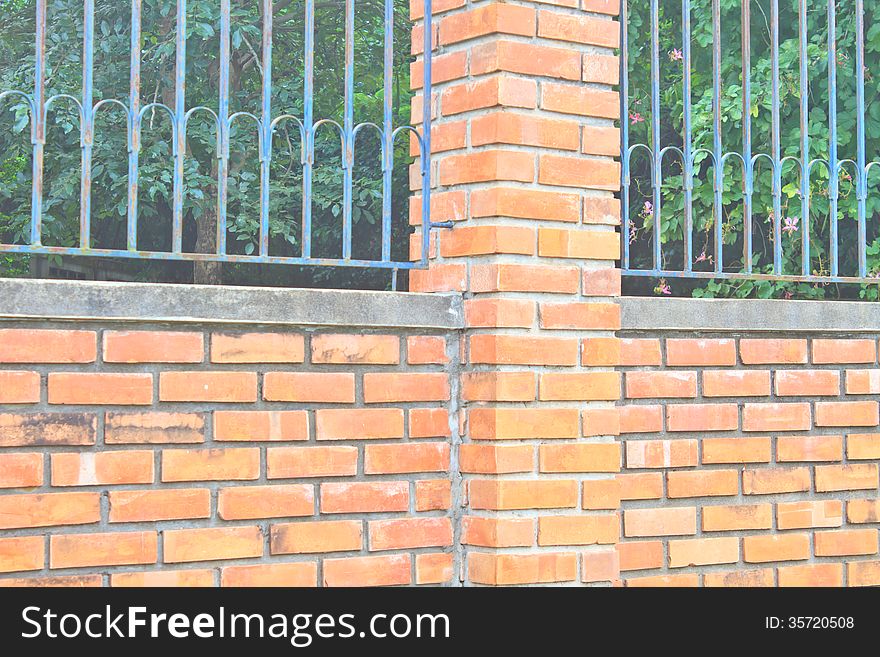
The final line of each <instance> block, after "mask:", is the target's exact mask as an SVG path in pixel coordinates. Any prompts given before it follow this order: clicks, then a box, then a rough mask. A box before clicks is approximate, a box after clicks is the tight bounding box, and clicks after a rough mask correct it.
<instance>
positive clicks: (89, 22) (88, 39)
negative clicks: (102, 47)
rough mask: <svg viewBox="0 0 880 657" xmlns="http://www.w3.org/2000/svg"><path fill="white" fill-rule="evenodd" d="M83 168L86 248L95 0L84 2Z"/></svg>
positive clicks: (87, 239) (84, 241)
mask: <svg viewBox="0 0 880 657" xmlns="http://www.w3.org/2000/svg"><path fill="white" fill-rule="evenodd" d="M82 68H83V73H82V79H83V89H82V128H81V138H80V141H81V148H82V169H81V175H80V190H79V203H80V211H79V243H80V246H81V247H82V248H84V249H88V248H89V246H90V244H91V232H92V154H93V150H94V140H95V111H94V107H95V101H94V86H95V0H85V1H84V2H83V61H82Z"/></svg>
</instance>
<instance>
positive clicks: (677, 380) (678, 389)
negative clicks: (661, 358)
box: [626, 371, 697, 399]
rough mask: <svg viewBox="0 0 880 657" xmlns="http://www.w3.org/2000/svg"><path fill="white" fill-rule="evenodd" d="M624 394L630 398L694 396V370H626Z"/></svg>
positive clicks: (695, 383)
mask: <svg viewBox="0 0 880 657" xmlns="http://www.w3.org/2000/svg"><path fill="white" fill-rule="evenodd" d="M626 396H627V397H628V398H630V399H664V398H670V397H696V396H697V373H696V372H676V371H672V372H627V373H626Z"/></svg>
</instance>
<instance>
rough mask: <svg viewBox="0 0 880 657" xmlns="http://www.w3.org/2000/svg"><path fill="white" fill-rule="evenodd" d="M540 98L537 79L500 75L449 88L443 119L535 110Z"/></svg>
mask: <svg viewBox="0 0 880 657" xmlns="http://www.w3.org/2000/svg"><path fill="white" fill-rule="evenodd" d="M537 95H538V85H537V83H536V82H535V81H534V80H526V79H523V78H515V77H510V76H506V75H500V76H495V77H492V78H490V79H488V80H476V81H474V82H465V83H463V84H457V85H453V86H448V87H446V88H445V89H444V90H443V92H442V94H441V96H440V102H441V107H442V109H443V116H445V117H449V116H453V115H455V114H461V113H462V112H470V111H473V110H479V109H487V108H490V107H498V106H501V107H523V108H526V109H534V108H535V107H536V105H537ZM471 198H472V199H473V197H471ZM471 203H472V204H473V200H472V201H471ZM431 214H432V216H433V212H432V213H431ZM441 220H442V219H441Z"/></svg>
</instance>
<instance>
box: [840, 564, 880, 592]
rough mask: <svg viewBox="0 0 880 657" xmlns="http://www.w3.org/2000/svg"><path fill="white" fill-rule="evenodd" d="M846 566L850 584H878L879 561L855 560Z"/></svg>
mask: <svg viewBox="0 0 880 657" xmlns="http://www.w3.org/2000/svg"><path fill="white" fill-rule="evenodd" d="M846 568H847V576H846V578H847V582H848V583H849V585H850V586H880V561H856V562H852V563H848V564H847V565H846Z"/></svg>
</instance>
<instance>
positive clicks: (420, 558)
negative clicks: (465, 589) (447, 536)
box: [416, 552, 454, 584]
mask: <svg viewBox="0 0 880 657" xmlns="http://www.w3.org/2000/svg"><path fill="white" fill-rule="evenodd" d="M453 575H454V570H453V558H452V555H451V554H448V553H443V552H437V553H431V554H417V555H416V584H445V583H446V582H450V581H452V577H453Z"/></svg>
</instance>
